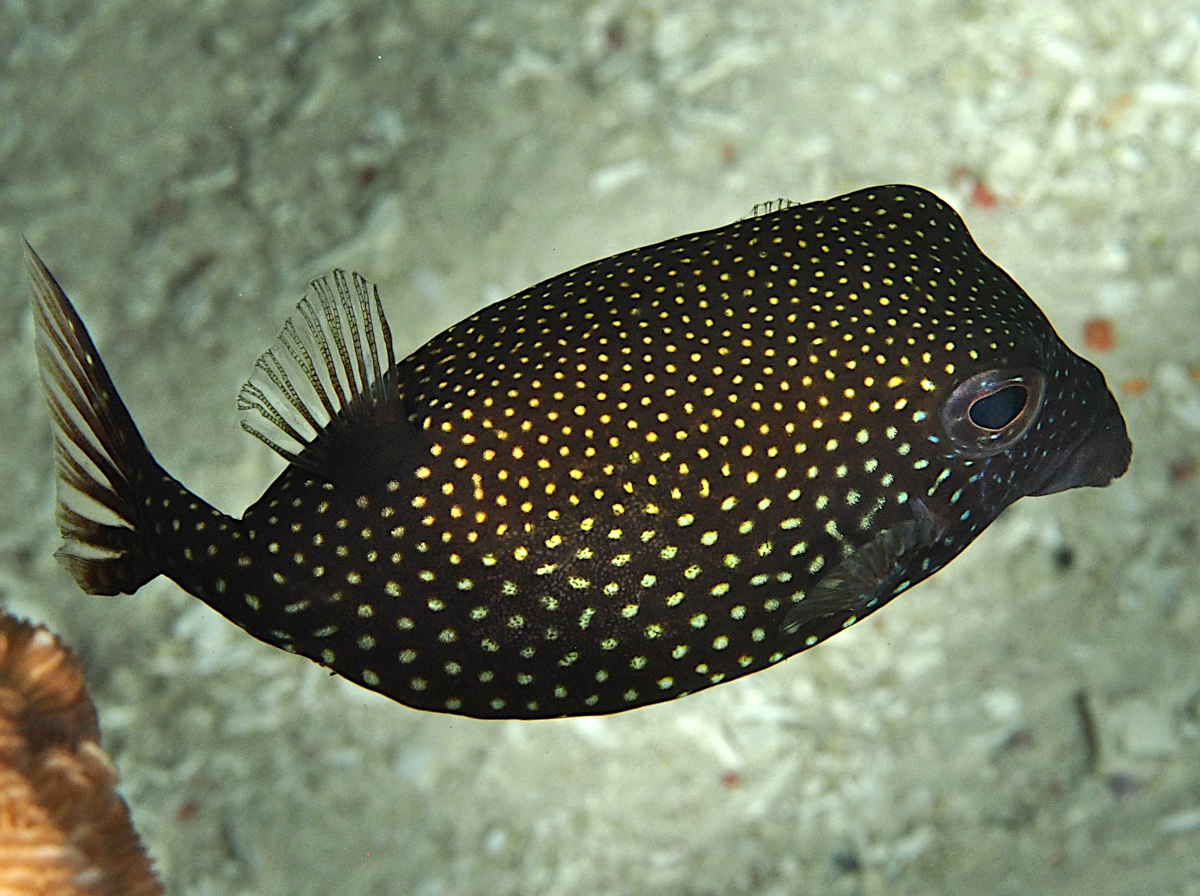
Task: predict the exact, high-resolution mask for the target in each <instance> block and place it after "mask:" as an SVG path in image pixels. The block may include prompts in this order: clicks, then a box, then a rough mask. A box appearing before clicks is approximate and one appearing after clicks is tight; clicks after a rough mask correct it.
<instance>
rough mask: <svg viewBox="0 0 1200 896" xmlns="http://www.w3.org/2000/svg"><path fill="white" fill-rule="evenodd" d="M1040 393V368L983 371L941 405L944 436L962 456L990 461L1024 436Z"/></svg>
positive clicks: (1043, 380) (1042, 391)
mask: <svg viewBox="0 0 1200 896" xmlns="http://www.w3.org/2000/svg"><path fill="white" fill-rule="evenodd" d="M1045 395H1046V375H1045V374H1044V373H1042V372H1041V371H1040V370H1036V369H1033V368H1025V369H1017V370H1012V369H998V370H984V371H982V372H981V373H977V374H975V375H974V376H970V377H967V379H965V380H963V381H962V382H961V383H959V384H958V385H957V386H955V387H954V389H953V391H951V393H950V395H949V396H948V397H947V398H946V400H945V401H944V402H943V403H942V407H941V411H940V417H941V423H942V429H943V432H944V434H945V436H946V438H947V439H948V440H949V441H950V442H951V444H953V445H954V446H955V448H957V449H958V451H959V452H961V453H962V454H963V455H965V456H967V457H972V458H982V457H991V456H992V455H994V454H999V453H1000V452H1002V451H1005V450H1007V449H1008V448H1010V447H1011V446H1013V445H1014V444H1016V443H1017V442H1019V441H1020V440H1021V439H1022V438H1023V437H1024V436H1025V434H1026V433H1027V432H1028V431H1029V428H1030V427H1031V426H1032V425H1033V421H1034V420H1036V419H1037V415H1038V411H1039V410H1041V407H1042V401H1043V399H1044V398H1045Z"/></svg>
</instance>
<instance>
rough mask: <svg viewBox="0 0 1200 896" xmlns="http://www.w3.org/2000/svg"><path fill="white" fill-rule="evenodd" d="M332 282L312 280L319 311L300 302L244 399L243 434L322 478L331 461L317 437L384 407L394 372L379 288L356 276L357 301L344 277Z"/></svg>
mask: <svg viewBox="0 0 1200 896" xmlns="http://www.w3.org/2000/svg"><path fill="white" fill-rule="evenodd" d="M330 276H331V277H332V280H333V288H330V277H320V278H318V279H316V280H313V281H312V288H313V292H315V293H316V298H317V303H316V307H314V305H313V303H312V302H310V301H309V298H308V296H305V297H304V298H303V299H301V300H300V303H299V304H298V305H297V306H296V313H295V314H293V315H292V316H291V317H289V318H288V320H287V323H285V324H284V325H283V329H282V330H281V331H280V333H279V338H278V339H276V341H275V345H274V346H273V347H272V348H270V349H269V350H268V351H266V352H265V353H264V354H263V355H262V356H261V357H260V358H259V359H258V361H257V362H256V363H255V365H254V372H253V373H251V374H250V379H249V380H247V381H246V384H245V385H244V386H242V389H241V391H240V392H239V393H238V409H239V410H240V411H242V412H243V414H242V429H244V430H246V432H248V433H250V434H251V435H253V436H255V437H256V438H258V439H261V440H262V441H263V442H264V443H265V444H266V445H267V446H269V447H270V448H271V449H272V450H273V451H275V452H276V453H277V454H279V456H280V457H282V458H283V459H284V460H286V461H288V462H290V463H293V464H297V465H298V466H301V467H304V468H306V469H309V470H312V471H314V472H316V473H322V474H323V473H325V471H327V470H328V469H329V461H330V458H328V457H325V456H324V455H325V452H324V451H323V450H322V447H321V444H320V442H319V441H318V438H317V437H318V436H319V435H320V434H321V433H322V432H324V431H325V430H326V429H327V428H328V427H329V426H330V425H331V424H336V425H339V426H344V425H349V424H352V423H354V422H355V421H356V420H358V419H359V418H360V417H362V415H364V414H365V413H367V412H368V411H369V410H371V409H372V408H375V407H377V406H378V405H379V404H381V403H382V402H384V401H385V400H386V399H387V394H386V387H385V386H384V382H383V381H384V378H385V375H386V374H387V373H388V371H390V370H391V369H392V368H393V367H395V366H396V356H395V354H394V351H393V349H392V331H391V329H390V328H389V327H388V322H387V318H386V317H385V316H384V314H383V306H382V305H381V304H380V302H379V289H378V288H377V287H376V286H375V284H374V283H371V282H369V281H368V280H366V279H365V278H363V277H362V276H360V275H359V274H356V273H355V274H351V275H350V278H351V281H352V282H353V284H354V295H351V292H350V284H349V283H348V282H347V280H346V272H345V271H343V270H341V269H335V270H334V271H333V273H332V274H331V275H330ZM335 290H336V295H335V294H334V292H335ZM381 349H382V351H383V352H384V357H383V358H382V359H381V357H380V351H381Z"/></svg>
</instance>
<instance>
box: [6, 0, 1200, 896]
mask: <svg viewBox="0 0 1200 896" xmlns="http://www.w3.org/2000/svg"><path fill="white" fill-rule="evenodd" d="M0 65H2V68H0V259H3V263H2V264H0V283H2V284H3V288H2V289H0V302H2V303H3V314H0V339H2V340H3V349H2V350H0V364H2V376H3V379H2V380H0V477H2V479H0V495H3V502H2V503H0V526H2V529H0V600H2V601H3V603H4V604H6V605H7V607H8V608H9V609H11V610H12V611H14V612H18V613H22V614H27V615H29V616H32V617H34V618H36V619H38V620H42V621H45V622H46V623H48V624H49V625H50V626H52V627H53V628H54V629H55V630H56V631H57V632H59V633H60V634H61V635H62V637H63V638H65V639H66V640H67V641H68V642H69V643H70V644H72V645H73V646H74V647H75V648H76V649H77V650H78V651H79V652H80V653H81V654H82V656H83V657H84V659H85V661H86V663H87V668H88V674H89V678H90V681H91V685H92V688H93V691H94V696H95V699H96V701H97V703H98V705H99V708H100V711H101V721H102V724H103V727H104V732H105V745H106V746H107V748H108V749H109V750H110V751H111V752H112V754H113V756H114V758H115V761H116V762H117V765H118V766H119V768H120V771H121V774H122V776H123V793H124V794H125V796H126V798H127V799H128V801H129V803H130V805H131V806H132V809H133V814H134V818H135V820H136V823H137V824H138V826H139V827H140V829H141V831H142V833H143V836H144V839H145V841H146V843H147V845H148V848H149V850H150V852H151V853H152V854H153V856H154V857H155V860H156V862H157V867H158V868H159V870H160V872H161V875H162V877H163V879H164V881H165V883H166V885H167V888H168V892H170V893H171V894H179V896H183V894H187V896H226V894H230V896H234V894H236V896H273V894H293V896H296V894H331V893H336V894H340V896H359V894H416V896H440V894H463V896H469V894H481V896H483V894H486V896H503V894H513V896H517V894H521V896H525V894H547V896H584V894H588V896H618V894H622V896H623V894H630V896H633V894H637V896H657V894H664V896H665V894H671V896H676V894H677V896H700V894H750V893H754V894H764V896H765V894H770V896H784V894H836V896H851V894H942V893H967V894H981V896H982V894H1016V893H1021V894H1028V893H1037V894H1076V893H1079V894H1083V893H1087V894H1179V896H1183V894H1188V896H1196V894H1200V576H1198V572H1200V544H1198V541H1200V507H1197V498H1198V496H1200V477H1197V476H1195V475H1193V474H1194V471H1195V469H1196V465H1197V459H1198V458H1200V377H1198V375H1197V373H1196V371H1197V370H1198V369H1200V298H1198V294H1200V289H1198V288H1200V212H1198V211H1197V197H1198V196H1200V4H1197V3H1181V2H1180V3H1172V2H1167V0H1144V2H1141V3H1137V4H1132V3H1128V2H1117V0H1098V2H1087V0H1074V2H1066V0H1010V2H983V0H871V2H867V0H861V2H853V0H844V2H837V0H819V2H818V0H812V2H800V0H792V2H788V0H759V2H729V0H645V2H634V0H600V2H594V0H562V2H549V0H539V2H534V0H505V2H484V0H412V2H406V3H390V4H389V3H374V4H356V3H350V2H346V3H336V2H313V3H303V4H296V3H289V2H280V0H274V2H271V0H256V2H253V3H252V2H241V3H238V2H219V0H207V2H205V0H202V2H192V0H188V2H180V0H174V2H140V3H139V2H109V3H87V2H67V0H36V2H35V0H6V2H4V3H3V4H0ZM894 181H902V182H913V183H918V184H921V185H923V186H926V187H929V188H931V189H933V190H934V191H936V192H938V193H939V194H940V195H942V196H943V197H944V198H946V199H948V200H949V201H950V202H951V203H952V204H954V205H955V206H956V207H957V208H958V209H959V210H960V211H961V212H962V213H963V215H964V216H965V217H966V219H967V221H968V223H969V225H970V226H971V228H972V231H973V233H974V235H975V237H976V238H977V240H978V241H979V243H980V244H981V245H982V247H983V248H984V250H985V251H986V252H988V254H990V255H991V256H992V257H993V258H994V259H996V260H997V261H998V262H999V263H1000V264H1001V265H1002V266H1004V267H1005V268H1006V269H1007V270H1008V271H1009V272H1010V273H1012V274H1013V275H1014V276H1015V277H1016V279H1017V280H1018V281H1019V282H1020V283H1021V284H1022V285H1023V286H1025V288H1026V289H1027V290H1028V291H1029V292H1030V294H1031V295H1033V296H1034V298H1035V299H1036V300H1037V301H1038V302H1039V304H1040V305H1041V306H1042V308H1043V309H1044V310H1045V311H1046V312H1047V313H1048V315H1049V316H1050V318H1051V319H1052V320H1053V321H1054V322H1055V324H1056V327H1057V328H1058V330H1059V331H1060V333H1061V334H1062V335H1063V336H1064V338H1066V339H1067V341H1068V342H1070V343H1071V344H1072V345H1073V346H1074V347H1076V348H1077V349H1079V350H1081V351H1083V352H1084V353H1085V354H1087V355H1088V356H1089V357H1091V358H1092V359H1093V360H1095V361H1096V362H1097V363H1099V364H1100V365H1101V366H1102V367H1103V369H1104V370H1105V371H1106V373H1107V374H1108V376H1109V379H1110V382H1112V383H1113V384H1114V387H1115V390H1116V392H1117V394H1118V398H1119V399H1120V401H1121V403H1122V405H1123V407H1124V411H1125V415H1126V417H1127V419H1128V421H1129V426H1130V431H1131V435H1132V437H1133V440H1134V443H1135V446H1136V451H1135V459H1134V464H1133V467H1132V469H1131V470H1130V472H1129V474H1128V475H1127V476H1126V477H1125V478H1124V479H1122V480H1121V481H1120V482H1119V483H1117V484H1116V485H1114V486H1113V487H1111V488H1109V489H1107V490H1094V489H1089V490H1083V491H1076V492H1071V493H1067V494H1063V495H1058V496H1054V497H1049V498H1038V499H1030V500H1025V501H1022V502H1020V504H1019V505H1017V506H1016V507H1014V508H1013V509H1011V510H1009V511H1008V512H1006V513H1005V514H1004V516H1003V517H1002V518H1001V520H1000V521H999V522H997V523H996V524H995V525H993V526H992V527H991V529H989V530H988V531H987V532H985V533H984V535H983V536H982V537H980V538H979V539H978V541H977V542H976V543H975V544H974V545H973V546H972V547H971V548H970V549H969V550H968V551H967V552H966V553H965V554H964V555H963V556H962V557H960V558H959V559H958V560H956V561H955V562H954V563H953V564H952V565H951V566H950V567H948V568H947V569H946V570H945V571H943V572H942V573H940V574H939V575H937V576H936V577H935V578H934V579H932V580H931V581H929V582H927V583H926V584H924V585H921V586H920V587H918V588H917V589H915V590H913V591H911V592H909V593H908V594H906V595H904V596H903V597H901V598H900V599H898V600H897V601H896V602H894V603H893V604H891V605H890V606H889V607H887V608H886V609H885V610H884V611H882V612H880V613H878V614H876V615H875V616H873V617H871V619H869V620H868V621H867V622H865V623H863V624H861V625H859V626H856V627H855V629H853V630H851V631H849V632H847V633H845V634H842V635H839V636H838V637H836V638H834V639H833V640H832V641H830V642H828V643H826V644H824V645H822V646H820V647H819V648H817V649H816V650H813V651H810V652H807V653H803V654H801V655H799V656H797V657H795V658H793V659H792V660H790V661H788V662H786V663H783V664H781V665H780V666H778V667H776V668H774V669H772V670H771V671H768V672H763V673H760V674H758V675H754V676H750V677H749V678H747V679H743V680H741V681H739V682H737V683H733V684H728V685H724V686H722V687H719V688H715V689H712V690H710V691H707V692H705V693H703V694H700V695H696V696H693V697H690V698H688V699H686V700H683V701H679V702H676V703H674V704H670V705H663V706H659V707H653V708H649V709H643V710H639V711H635V712H632V713H627V714H625V715H621V716H614V717H606V718H594V719H588V720H582V721H581V720H563V721H555V722H540V723H518V722H505V723H485V722H478V721H472V720H467V719H459V718H453V717H450V716H439V715H433V714H423V713H419V712H416V711H412V710H410V709H407V708H405V707H403V706H400V705H397V704H394V703H391V702H389V701H387V700H384V699H382V698H379V697H377V696H376V695H373V694H370V693H367V692H365V691H363V690H360V689H359V688H356V687H354V686H352V685H349V684H347V683H345V682H343V681H341V680H340V679H336V678H332V677H330V676H329V675H328V674H327V673H326V672H325V671H323V670H321V669H319V668H318V667H316V666H315V665H313V664H312V663H310V662H308V661H307V660H303V659H300V658H296V657H291V656H288V655H286V654H284V653H282V652H279V651H277V650H275V649H273V648H271V647H268V646H265V645H263V644H261V643H259V642H257V641H255V640H253V639H252V638H250V637H249V636H248V635H246V634H245V633H243V632H242V631H240V630H238V629H236V628H234V627H233V626H231V625H230V624H228V623H226V622H225V621H224V620H223V619H222V618H220V617H219V616H217V615H216V614H215V613H213V612H212V611H210V610H208V609H207V608H206V607H205V606H204V605H202V604H201V603H200V602H199V601H197V600H195V599H194V598H191V597H189V596H187V595H185V594H183V593H182V592H180V591H179V590H178V589H177V588H176V587H175V586H173V585H172V584H170V583H169V582H166V581H165V580H159V581H156V582H155V583H153V584H152V585H150V586H148V587H147V588H145V589H143V591H142V592H141V593H139V594H137V595H135V596H132V597H121V598H111V599H107V598H93V597H87V596H85V595H83V594H82V593H80V592H79V591H78V590H77V589H76V588H75V587H74V586H73V584H72V583H71V581H70V580H69V578H68V577H67V575H66V574H65V573H64V572H62V571H61V570H59V569H58V567H57V566H56V564H55V562H54V561H53V559H52V557H51V554H52V551H53V549H54V547H55V545H56V542H57V535H56V532H55V529H54V523H53V500H52V486H51V454H50V447H49V424H48V416H47V414H46V412H45V409H44V407H43V405H42V402H41V397H40V395H39V392H38V387H37V380H36V370H35V365H34V357H33V349H32V344H31V327H30V320H29V315H28V312H27V310H26V304H25V303H26V292H25V285H24V282H23V278H22V272H21V266H20V254H19V235H20V234H22V233H24V234H26V235H27V236H28V237H29V239H30V240H31V242H32V243H33V244H34V245H35V246H36V247H37V248H38V250H39V251H40V252H41V253H42V254H43V256H44V257H45V259H46V260H47V262H48V263H49V264H50V266H51V267H52V269H53V270H54V271H55V272H56V273H57V274H58V275H59V277H60V279H61V280H62V281H63V283H64V284H65V286H66V287H67V289H68V291H69V292H70V294H71V295H72V297H73V298H74V299H75V301H76V303H77V304H78V305H79V307H80V309H81V312H82V314H83V316H84V317H85V319H86V320H87V322H88V324H89V326H90V327H91V329H92V331H93V333H94V335H95V336H96V338H97V341H98V344H99V346H100V348H101V351H102V353H103V355H104V357H105V360H106V361H107V363H108V366H109V368H110V370H111V371H112V373H113V375H114V378H115V379H116V381H117V384H118V386H119V387H120V389H121V391H122V394H123V395H124V397H125V399H126V401H127V403H128V404H129V406H130V408H131V409H132V412H133V414H134V416H135V418H136V419H137V420H138V422H139V424H140V426H141V428H142V431H143V433H144V434H145V436H146V438H147V440H148V442H149V444H150V446H151V448H152V449H153V450H154V451H155V453H156V454H157V456H158V457H159V459H160V460H161V461H162V462H163V464H164V465H165V466H166V467H167V468H168V469H169V470H171V471H172V472H173V473H175V474H176V475H177V476H179V477H180V478H181V479H182V480H183V481H184V482H186V483H187V484H188V485H189V486H191V487H192V488H193V489H195V490H196V491H198V492H199V493H200V494H201V495H203V496H204V497H205V498H207V499H208V500H210V501H212V502H214V503H215V504H217V505H218V506H219V507H221V508H222V509H224V510H226V511H228V512H232V513H235V514H239V513H240V512H241V510H242V508H244V507H245V506H246V505H247V504H248V503H250V502H251V501H253V500H254V498H256V497H257V496H258V494H259V493H260V492H261V490H262V489H263V488H264V487H265V486H266V485H267V484H268V482H269V481H270V480H271V479H272V478H273V477H274V475H275V474H276V472H277V471H278V470H279V469H280V463H279V462H278V461H277V460H276V459H274V458H273V457H272V455H271V454H270V453H269V452H268V451H267V450H266V449H265V448H264V447H263V446H261V445H260V444H258V443H257V442H255V441H254V440H253V439H250V438H249V437H247V436H246V435H245V434H243V433H242V432H241V431H240V430H239V429H238V427H237V413H236V411H235V408H234V396H235V394H236V392H237V388H238V386H239V385H240V384H241V382H242V381H243V380H244V378H245V377H246V376H247V374H248V372H249V370H250V368H251V366H252V364H253V362H254V359H255V358H256V357H257V356H258V354H259V353H260V352H262V351H264V350H265V349H266V348H267V347H269V345H270V344H271V341H272V339H273V338H274V336H275V333H276V332H277V330H278V328H279V326H280V324H281V323H282V321H283V320H284V318H285V317H286V316H287V314H288V313H289V312H290V310H291V308H292V306H293V305H294V303H295V302H296V300H297V299H298V298H299V296H300V295H301V293H302V292H303V291H304V289H305V287H306V283H307V281H308V279H309V278H311V277H313V276H316V275H318V274H320V273H322V272H324V271H326V270H328V268H329V267H331V266H332V265H334V264H341V265H346V266H352V267H355V268H358V269H360V270H361V271H363V272H364V273H366V274H367V275H369V276H370V277H372V278H373V279H375V280H376V281H377V282H378V283H379V284H380V287H381V291H382V293H383V295H384V297H385V301H386V303H387V309H388V314H389V317H390V320H391V322H392V325H393V328H394V330H395V332H396V337H397V342H398V347H399V349H400V350H401V351H407V350H411V349H412V348H415V347H416V346H417V345H419V344H420V343H421V342H423V341H424V340H425V339H426V338H428V337H429V336H431V335H432V334H433V333H435V332H436V331H438V330H439V329H441V328H442V327H444V326H446V325H449V324H451V323H453V322H454V321H456V320H457V319H459V318H461V317H462V316H465V315H466V314H468V313H469V312H471V311H473V310H475V309H477V308H478V307H480V306H481V305H483V304H485V303H487V302H489V301H492V300H495V299H497V298H501V297H503V296H505V295H507V294H509V293H511V292H513V291H515V290H517V289H519V288H521V287H524V286H526V285H528V284H530V283H533V282H535V281H536V280H538V279H541V278H542V277H545V276H549V275H551V274H555V273H558V272H559V271H561V270H565V269H567V268H569V267H571V266H573V265H575V264H578V263H582V262H585V261H588V260H591V259H592V258H595V257H600V256H603V255H606V254H609V253H611V252H614V251H617V250H620V249H624V248H629V247H632V246H636V245H640V244H643V243H647V242H651V241H655V240H658V239H661V238H666V237H669V236H674V235H676V234H679V233H685V232H689V231H694V230H699V229H704V228H708V227H714V226H718V225H721V224H724V223H727V222H728V221H730V220H733V219H735V218H738V217H742V216H744V215H746V214H747V213H749V211H750V209H751V207H752V206H753V205H754V204H755V203H757V202H761V201H763V200H766V199H773V198H775V197H778V196H786V197H789V198H792V199H795V200H809V199H817V198H824V197H828V196H832V195H835V194H838V193H842V192H846V191H849V190H851V189H855V188H858V187H862V186H867V185H870V184H876V183H885V182H894ZM993 198H994V202H993V201H991V200H992V199H993ZM1092 318H1104V319H1107V320H1109V321H1111V323H1112V324H1113V326H1114V328H1115V346H1114V347H1113V348H1111V350H1108V351H1103V352H1100V351H1096V350H1091V349H1088V348H1086V347H1085V345H1084V338H1083V329H1084V323H1085V322H1086V321H1087V320H1089V319H1092ZM1085 717H1086V720H1085ZM1089 729H1090V732H1091V734H1090V736H1089V734H1088V733H1087V732H1088V730H1089Z"/></svg>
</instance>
